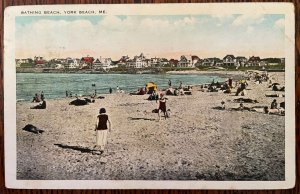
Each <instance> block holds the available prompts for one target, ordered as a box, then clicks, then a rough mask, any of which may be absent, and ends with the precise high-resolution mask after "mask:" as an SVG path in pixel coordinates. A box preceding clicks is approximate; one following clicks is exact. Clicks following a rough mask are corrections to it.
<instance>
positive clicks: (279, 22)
mask: <svg viewBox="0 0 300 194" xmlns="http://www.w3.org/2000/svg"><path fill="white" fill-rule="evenodd" d="M284 22H285V21H284V19H279V20H277V21H276V22H275V23H274V26H275V27H277V28H284V25H285V24H284Z"/></svg>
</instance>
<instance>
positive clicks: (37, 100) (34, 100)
mask: <svg viewBox="0 0 300 194" xmlns="http://www.w3.org/2000/svg"><path fill="white" fill-rule="evenodd" d="M31 102H41V99H40V97H39V96H38V94H35V96H34V97H33V99H32V101H31Z"/></svg>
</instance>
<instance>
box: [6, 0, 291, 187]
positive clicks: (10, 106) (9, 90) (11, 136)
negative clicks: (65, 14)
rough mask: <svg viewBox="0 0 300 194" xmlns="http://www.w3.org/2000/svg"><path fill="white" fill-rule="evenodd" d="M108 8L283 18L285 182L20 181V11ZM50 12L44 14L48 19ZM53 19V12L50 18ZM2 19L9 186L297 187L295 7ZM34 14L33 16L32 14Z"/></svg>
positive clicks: (10, 15)
mask: <svg viewBox="0 0 300 194" xmlns="http://www.w3.org/2000/svg"><path fill="white" fill-rule="evenodd" d="M89 9H90V10H95V9H98V10H106V13H105V15H110V14H111V15H168V14H169V15H172V14H174V15H176V14H189V15H194V14H199V13H201V14H219V13H222V14H247V13H250V14H251V13H253V10H255V13H262V14H272V13H277V14H285V34H286V36H285V53H286V56H285V57H286V71H285V73H286V74H285V84H286V85H285V87H286V97H285V98H286V99H288V100H286V104H287V105H286V112H287V114H286V116H285V181H133V180H112V181H111V180H17V179H16V177H17V176H16V170H17V167H16V164H17V163H16V161H17V160H16V144H17V143H16V71H15V66H14V65H9V64H15V61H14V60H15V53H14V51H15V37H14V36H15V17H16V16H23V15H21V14H20V12H21V11H22V10H27V11H30V10H31V11H35V10H41V11H44V10H61V11H63V10H78V11H79V10H89ZM45 15H47V14H43V16H45ZM48 15H49V16H51V14H48ZM4 16H5V19H4V129H5V131H4V132H5V133H4V137H5V181H6V187H8V188H26V189H285V188H291V187H293V186H294V184H295V177H296V175H295V173H296V172H295V25H294V24H295V16H294V6H293V4H292V3H214V4H156V5H154V4H135V5H132V4H126V5H47V6H46V5H37V6H15V7H8V8H6V9H5V14H4ZM31 16H34V15H31Z"/></svg>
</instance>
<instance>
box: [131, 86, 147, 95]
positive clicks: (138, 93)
mask: <svg viewBox="0 0 300 194" xmlns="http://www.w3.org/2000/svg"><path fill="white" fill-rule="evenodd" d="M129 94H130V95H144V94H145V91H144V89H143V88H140V89H138V90H137V91H136V92H131V93H129Z"/></svg>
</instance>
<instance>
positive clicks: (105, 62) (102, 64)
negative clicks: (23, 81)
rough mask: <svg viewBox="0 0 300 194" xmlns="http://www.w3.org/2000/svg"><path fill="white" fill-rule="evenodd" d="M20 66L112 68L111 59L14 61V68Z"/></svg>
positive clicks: (37, 58) (35, 58) (35, 59)
mask: <svg viewBox="0 0 300 194" xmlns="http://www.w3.org/2000/svg"><path fill="white" fill-rule="evenodd" d="M22 64H32V65H33V66H34V67H41V68H43V67H49V68H54V69H96V70H97V69H99V70H100V69H108V68H113V67H114V66H113V64H112V60H111V58H102V57H99V58H96V59H95V58H94V57H90V56H87V57H82V58H81V59H78V58H70V57H68V58H54V59H51V60H49V61H46V60H44V59H43V57H34V59H33V60H32V59H30V58H28V59H16V66H17V67H21V65H22Z"/></svg>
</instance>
